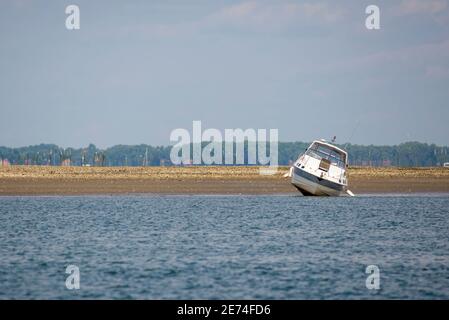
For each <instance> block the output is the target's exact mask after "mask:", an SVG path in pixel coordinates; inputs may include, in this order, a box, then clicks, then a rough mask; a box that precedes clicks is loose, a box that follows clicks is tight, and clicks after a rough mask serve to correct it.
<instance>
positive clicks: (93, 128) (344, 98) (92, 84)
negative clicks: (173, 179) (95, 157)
mask: <svg viewBox="0 0 449 320" xmlns="http://www.w3.org/2000/svg"><path fill="white" fill-rule="evenodd" d="M448 2H449V1H447V0H408V1H401V0H398V1H360V0H354V1H324V0H323V1H321V0H316V1H312V0H309V1H293V0H291V1H279V0H276V1H263V0H262V1H251V0H250V1H222V0H216V1H212V0H207V1H206V0H204V1H195V0H180V1H169V0H165V1H156V0H150V1H148V0H146V1H98V0H77V1H76V2H73V1H65V0H64V1H50V0H34V1H33V0H1V1H0V114H1V116H0V145H4V146H24V145H30V144H38V143H43V142H45V143H56V144H59V145H61V146H64V147H67V146H73V147H80V146H85V145H87V144H88V143H94V144H96V145H97V146H100V147H108V146H111V145H114V144H139V143H148V144H153V145H155V144H158V145H168V144H169V142H170V141H169V137H170V132H171V131H172V130H173V129H175V128H186V129H190V128H191V126H192V121H193V120H201V121H202V123H203V127H204V128H217V129H220V130H224V129H225V128H244V129H245V128H255V129H257V128H278V129H279V136H280V140H282V141H310V140H312V139H315V138H330V137H332V136H333V135H337V138H338V141H339V142H341V143H343V142H347V141H349V142H351V143H359V144H396V143H400V142H404V141H411V140H413V141H422V142H430V143H437V144H440V145H449V124H448V121H449V3H448ZM70 4H77V5H78V6H79V8H80V11H81V29H80V30H75V31H69V30H67V29H66V28H65V20H66V14H65V8H66V6H68V5H70ZM370 4H375V5H378V6H379V7H380V10H381V16H380V18H381V29H380V30H368V29H366V27H365V18H366V16H367V15H366V14H365V8H366V7H367V6H368V5H370ZM190 130H191V129H190Z"/></svg>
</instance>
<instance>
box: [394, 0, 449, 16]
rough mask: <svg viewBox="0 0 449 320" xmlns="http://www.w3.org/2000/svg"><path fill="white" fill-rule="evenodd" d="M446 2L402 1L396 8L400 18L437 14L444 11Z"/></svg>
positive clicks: (432, 0)
mask: <svg viewBox="0 0 449 320" xmlns="http://www.w3.org/2000/svg"><path fill="white" fill-rule="evenodd" d="M447 8H448V3H447V0H403V1H402V2H401V3H400V4H399V5H398V6H397V7H396V8H395V11H396V14H397V15H401V16H406V15H413V14H437V13H441V12H443V11H446V9H447Z"/></svg>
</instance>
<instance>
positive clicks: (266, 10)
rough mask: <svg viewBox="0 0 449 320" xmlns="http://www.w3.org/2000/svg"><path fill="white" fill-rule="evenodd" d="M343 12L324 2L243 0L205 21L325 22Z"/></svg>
mask: <svg viewBox="0 0 449 320" xmlns="http://www.w3.org/2000/svg"><path fill="white" fill-rule="evenodd" d="M343 16H344V11H343V10H342V9H341V6H339V7H331V6H330V5H329V4H327V3H325V2H310V3H302V4H298V3H292V2H280V1H278V2H257V1H245V2H242V3H239V4H236V5H232V6H228V7H224V8H223V9H221V10H219V11H218V12H215V13H213V14H211V15H210V16H209V17H207V18H206V21H207V22H208V23H219V24H224V25H229V24H231V25H240V26H253V27H254V26H256V27H264V28H267V27H268V28H269V27H283V26H286V25H288V24H291V23H302V22H304V20H307V22H317V23H322V22H327V23H332V22H336V21H338V20H340V19H341V18H343Z"/></svg>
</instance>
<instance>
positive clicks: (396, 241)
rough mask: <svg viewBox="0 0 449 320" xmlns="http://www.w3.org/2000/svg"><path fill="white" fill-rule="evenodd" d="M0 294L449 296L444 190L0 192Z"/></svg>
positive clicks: (448, 217)
mask: <svg viewBox="0 0 449 320" xmlns="http://www.w3.org/2000/svg"><path fill="white" fill-rule="evenodd" d="M69 265H72V266H75V267H76V268H78V270H79V289H72V290H69V289H68V287H67V286H66V280H67V278H68V277H69V276H71V275H70V274H68V273H66V268H67V266H69ZM368 266H376V267H377V268H378V270H379V273H378V274H377V275H378V277H377V280H378V283H377V284H378V289H375V288H374V289H373V288H372V286H369V285H368V286H367V278H368V277H369V276H370V274H369V273H366V271H367V267H368ZM370 270H372V269H368V271H370ZM368 282H369V281H368ZM370 283H371V282H370ZM0 298H1V299H11V298H25V299H84V298H90V299H96V298H101V299H385V298H386V299H397V298H404V299H421V298H422V299H449V196H448V195H444V194H443V195H414V196H401V195H390V196H368V195H366V196H358V197H355V198H349V197H348V198H309V197H300V196H293V195H282V196H156V195H133V196H67V197H63V196H57V197H53V196H48V197H47V196H43V197H0Z"/></svg>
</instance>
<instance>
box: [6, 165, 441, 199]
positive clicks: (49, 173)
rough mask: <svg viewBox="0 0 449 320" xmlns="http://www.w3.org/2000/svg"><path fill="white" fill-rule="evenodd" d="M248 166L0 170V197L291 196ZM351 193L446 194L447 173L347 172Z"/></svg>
mask: <svg viewBox="0 0 449 320" xmlns="http://www.w3.org/2000/svg"><path fill="white" fill-rule="evenodd" d="M287 170H288V167H280V168H279V171H278V173H277V174H275V175H272V176H263V175H259V168H258V167H254V166H250V167H246V166H235V167H233V166H229V167H223V166H199V167H196V166H192V167H60V166H4V167H0V195H91V194H92V195H95V194H98V195H99V194H145V193H153V194H224V195H225V194H248V195H251V194H289V193H292V194H295V193H297V191H296V189H295V188H294V187H293V186H292V185H291V184H290V179H289V178H284V177H283V174H284V173H285V172H287ZM349 189H351V190H352V191H353V192H354V193H356V194H357V193H422V192H424V193H447V192H449V168H441V167H432V168H394V167H386V168H384V167H382V168H370V167H354V168H350V169H349Z"/></svg>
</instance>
